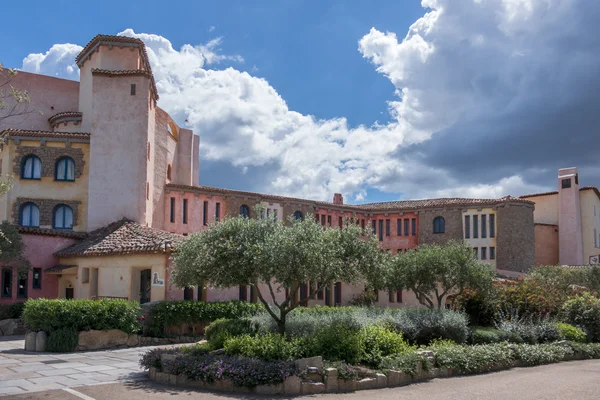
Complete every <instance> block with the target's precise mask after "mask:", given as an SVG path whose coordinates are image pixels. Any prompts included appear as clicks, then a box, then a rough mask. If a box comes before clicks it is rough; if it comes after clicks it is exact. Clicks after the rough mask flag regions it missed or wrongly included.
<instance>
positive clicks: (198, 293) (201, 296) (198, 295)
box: [196, 282, 205, 301]
mask: <svg viewBox="0 0 600 400" xmlns="http://www.w3.org/2000/svg"><path fill="white" fill-rule="evenodd" d="M196 300H198V301H204V300H205V296H204V282H201V283H200V285H198V287H197V288H196Z"/></svg>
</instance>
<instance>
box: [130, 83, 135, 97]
mask: <svg viewBox="0 0 600 400" xmlns="http://www.w3.org/2000/svg"><path fill="white" fill-rule="evenodd" d="M130 93H131V95H132V96H135V83H132V84H131V88H130Z"/></svg>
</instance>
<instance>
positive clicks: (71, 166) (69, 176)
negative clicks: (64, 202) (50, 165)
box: [55, 157, 75, 181]
mask: <svg viewBox="0 0 600 400" xmlns="http://www.w3.org/2000/svg"><path fill="white" fill-rule="evenodd" d="M55 178H56V180H57V181H74V180H75V161H73V159H72V158H71V157H61V158H59V159H58V161H57V162H56V174H55Z"/></svg>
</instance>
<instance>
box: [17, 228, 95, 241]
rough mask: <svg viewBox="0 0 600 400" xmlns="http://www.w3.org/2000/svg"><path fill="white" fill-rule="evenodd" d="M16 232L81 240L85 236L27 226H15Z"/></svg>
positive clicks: (68, 231) (83, 233)
mask: <svg viewBox="0 0 600 400" xmlns="http://www.w3.org/2000/svg"><path fill="white" fill-rule="evenodd" d="M17 230H18V231H19V232H20V233H22V234H25V235H39V236H58V237H67V238H74V239H82V238H84V237H86V236H87V233H85V232H76V231H70V230H66V229H46V228H32V227H29V226H17Z"/></svg>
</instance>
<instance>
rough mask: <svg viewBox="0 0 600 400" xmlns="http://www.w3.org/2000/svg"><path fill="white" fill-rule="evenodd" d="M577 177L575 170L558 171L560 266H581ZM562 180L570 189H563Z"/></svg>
mask: <svg viewBox="0 0 600 400" xmlns="http://www.w3.org/2000/svg"><path fill="white" fill-rule="evenodd" d="M577 176H578V175H577V168H564V169H560V170H559V171H558V241H559V249H558V258H559V263H560V264H562V265H582V264H583V239H582V234H581V202H580V199H579V196H580V193H579V183H578V182H576V180H578V179H576V177H577ZM563 180H570V181H571V187H569V188H563V187H562V182H563Z"/></svg>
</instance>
